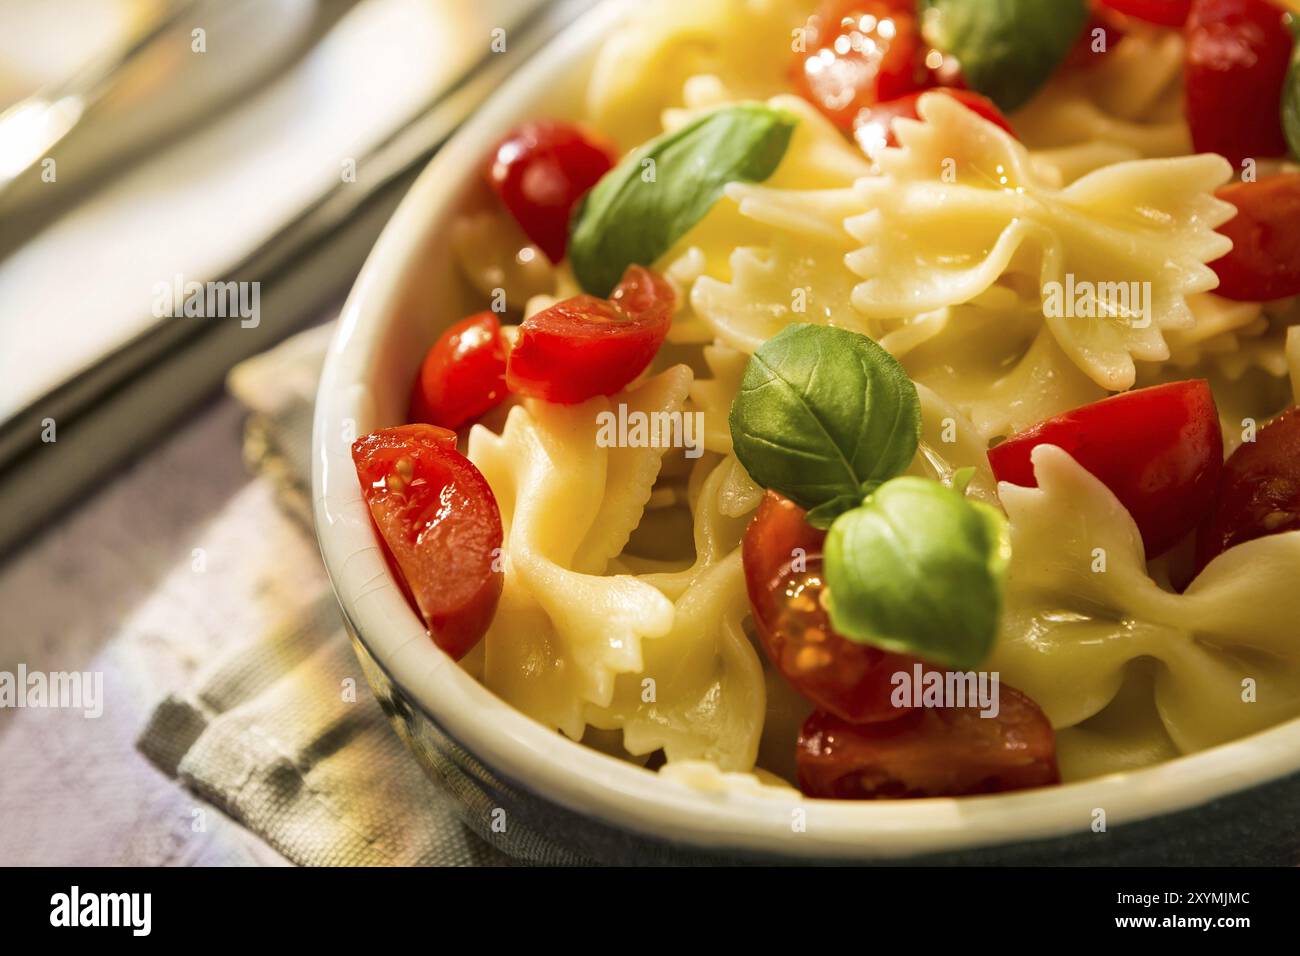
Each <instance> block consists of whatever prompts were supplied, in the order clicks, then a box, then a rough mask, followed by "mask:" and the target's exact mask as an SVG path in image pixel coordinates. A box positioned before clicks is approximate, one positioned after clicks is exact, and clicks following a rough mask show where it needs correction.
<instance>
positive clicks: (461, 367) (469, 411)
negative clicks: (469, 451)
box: [410, 312, 506, 429]
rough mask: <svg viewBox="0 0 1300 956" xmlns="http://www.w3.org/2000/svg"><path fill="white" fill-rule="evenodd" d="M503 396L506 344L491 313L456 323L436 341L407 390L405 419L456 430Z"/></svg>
mask: <svg viewBox="0 0 1300 956" xmlns="http://www.w3.org/2000/svg"><path fill="white" fill-rule="evenodd" d="M505 397H506V343H505V339H503V338H502V337H501V323H499V322H498V321H497V317H496V316H495V315H493V314H492V313H491V312H480V313H479V314H478V315H471V316H470V317H469V318H467V319H461V320H460V321H459V322H457V323H456V324H455V325H453V326H452V327H451V328H449V329H448V330H447V331H446V332H443V333H442V335H441V336H439V337H438V341H436V342H434V343H433V347H432V348H430V349H429V352H428V354H427V355H425V357H424V362H423V363H421V365H420V372H419V374H418V375H416V377H415V384H414V385H412V387H411V411H410V417H411V420H412V421H415V422H428V423H429V424H431V425H439V426H441V427H442V428H453V429H454V428H460V426H461V425H463V424H465V423H466V422H467V421H470V420H471V419H474V418H478V417H479V416H480V415H482V414H483V413H484V412H486V411H488V410H489V409H492V408H495V407H496V406H497V405H499V404H501V400H502V399H503V398H505Z"/></svg>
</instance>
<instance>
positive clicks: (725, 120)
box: [569, 103, 799, 296]
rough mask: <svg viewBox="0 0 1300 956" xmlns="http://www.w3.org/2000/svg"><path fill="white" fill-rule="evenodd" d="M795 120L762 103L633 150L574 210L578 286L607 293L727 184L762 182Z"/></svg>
mask: <svg viewBox="0 0 1300 956" xmlns="http://www.w3.org/2000/svg"><path fill="white" fill-rule="evenodd" d="M798 122H799V120H798V117H796V116H795V115H794V114H792V113H787V112H785V111H783V110H776V109H772V108H771V107H770V106H764V105H763V104H761V103H744V104H740V105H738V106H731V107H727V108H725V109H720V110H716V111H715V112H712V113H708V114H706V115H705V116H701V117H700V118H699V119H697V120H695V121H694V122H692V123H688V124H687V125H686V126H683V127H682V128H681V129H678V130H674V131H672V132H670V133H665V134H664V135H662V136H659V137H657V138H655V139H652V140H651V141H650V142H648V143H646V144H645V145H644V146H642V147H641V148H639V149H636V150H633V151H632V152H631V153H629V154H628V155H627V156H625V157H623V159H622V160H621V161H620V162H619V164H618V165H617V166H615V167H614V168H613V169H611V170H610V171H609V172H608V173H606V174H605V175H604V176H603V177H601V180H600V182H598V183H596V185H595V186H594V187H593V188H592V190H591V192H589V193H588V194H587V196H586V197H585V199H584V200H583V202H582V203H581V204H580V205H579V206H578V208H577V210H576V211H575V213H574V217H573V222H572V223H571V234H570V237H569V261H570V263H571V264H572V265H573V273H574V275H575V276H576V277H577V279H578V282H579V283H581V285H582V287H583V289H585V290H586V291H587V292H590V293H591V294H592V295H599V296H607V295H609V294H610V292H611V291H613V289H614V286H616V285H617V284H618V280H619V279H621V278H622V277H623V271H624V270H625V269H626V268H627V267H628V266H630V265H643V266H649V265H651V264H652V263H654V261H655V260H656V259H658V258H659V257H660V256H661V255H663V254H664V253H665V252H667V251H668V250H669V248H671V246H672V244H673V243H674V242H676V241H677V240H678V239H680V238H681V237H682V236H683V235H685V234H686V232H687V231H688V230H689V229H690V228H691V227H692V226H694V225H695V224H696V223H697V222H699V221H700V220H701V219H703V218H704V215H705V214H706V213H707V212H708V211H709V210H710V209H712V208H713V204H714V203H715V202H717V201H718V198H719V197H720V196H721V195H722V190H723V188H724V187H725V186H726V185H727V183H732V182H762V181H763V180H764V179H767V177H769V176H771V175H772V173H773V172H774V171H775V170H776V167H777V165H778V164H779V163H780V162H781V157H783V156H784V155H785V150H786V147H787V146H789V145H790V136H791V134H792V133H793V132H794V128H795V125H796V124H797V123H798Z"/></svg>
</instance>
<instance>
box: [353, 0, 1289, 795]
mask: <svg viewBox="0 0 1300 956" xmlns="http://www.w3.org/2000/svg"><path fill="white" fill-rule="evenodd" d="M1062 2H1063V3H1064V4H1065V6H1066V7H1068V9H1066V10H1063V11H1061V16H1059V17H1055V18H1051V17H1049V18H1048V19H1046V20H1045V21H1044V22H1043V23H1038V24H1035V25H1034V26H1035V27H1036V32H1035V31H1027V32H1026V33H1025V36H1026V37H1029V36H1031V34H1032V36H1033V37H1037V40H1031V39H1022V40H1016V41H1014V42H1010V43H1008V44H1005V45H999V46H998V47H997V48H996V49H994V48H989V49H971V48H969V47H968V46H963V47H962V49H961V54H962V56H964V57H965V62H966V70H967V72H968V74H969V76H968V77H967V79H969V80H971V82H972V83H974V85H975V88H973V89H968V88H962V84H957V83H955V80H954V77H953V76H952V75H951V68H950V65H945V64H946V63H947V60H946V59H945V57H946V55H947V54H951V53H953V51H952V50H945V49H944V48H943V42H944V40H945V38H948V36H949V35H948V34H947V33H945V32H944V30H943V29H942V26H943V24H942V23H939V24H938V26H936V25H935V24H932V23H923V22H921V20H920V19H919V18H916V19H909V18H913V17H914V15H913V14H912V13H911V12H910V11H909V9H908V7H907V5H906V4H891V5H889V9H890V11H892V12H890V13H889V14H888V16H885V15H883V14H880V13H879V11H878V10H877V11H876V12H871V11H856V10H851V11H849V12H847V13H844V12H843V11H842V9H841V8H844V7H845V5H844V4H839V5H838V6H836V7H835V10H836V11H839V12H840V13H841V14H842V15H836V16H831V15H830V14H829V13H827V10H828V9H829V8H826V9H823V10H821V11H820V12H819V11H818V10H817V9H815V4H812V3H809V2H803V0H693V2H690V3H687V2H680V3H677V2H674V3H669V4H662V5H661V4H656V5H654V9H653V10H650V9H647V10H645V11H643V12H641V13H637V14H632V15H630V16H629V18H628V20H627V21H626V22H625V23H624V25H623V26H621V27H620V28H619V29H618V30H617V31H615V32H614V34H613V35H611V36H610V37H609V38H608V40H607V42H606V44H605V45H604V47H603V48H602V50H601V52H600V54H599V55H598V57H597V59H596V63H595V66H594V68H593V70H592V72H591V74H590V79H589V84H588V89H587V95H586V99H585V101H584V102H583V103H582V104H576V105H575V112H576V114H577V117H576V118H577V119H578V120H579V121H580V122H578V123H574V122H571V121H570V120H567V119H566V120H555V119H546V118H539V119H538V120H536V121H534V122H529V123H526V124H523V125H521V126H520V127H518V128H517V129H515V130H512V131H511V132H510V133H509V134H507V135H506V137H505V139H504V140H503V141H502V145H501V147H500V148H499V149H498V151H497V152H496V153H495V154H494V156H493V157H492V158H491V162H490V163H488V164H487V170H488V171H487V178H488V181H489V184H490V185H491V187H492V190H493V191H494V193H495V197H494V200H493V202H491V203H488V204H487V205H486V206H481V207H475V208H473V209H471V210H470V211H468V212H466V213H465V214H464V216H463V218H462V220H461V221H460V222H459V223H458V224H457V226H456V229H455V235H454V236H453V247H454V248H455V250H456V254H457V256H458V259H459V260H460V264H461V266H462V269H463V271H464V272H465V273H466V278H467V280H468V281H469V283H470V284H471V285H472V286H473V287H475V288H477V289H478V290H479V291H480V293H482V294H483V295H484V297H485V308H487V309H489V311H487V312H484V313H480V314H477V315H475V316H471V317H469V318H467V319H466V320H464V321H463V322H462V323H459V324H458V325H456V326H453V327H452V329H450V330H448V331H446V332H444V333H443V334H442V337H441V338H440V339H439V340H438V342H437V343H435V345H434V346H433V348H432V349H431V350H430V352H429V354H428V356H426V358H425V360H424V363H423V365H422V367H421V370H420V373H419V375H418V377H417V380H416V383H415V387H414V396H415V398H414V399H413V403H412V415H411V420H412V422H413V424H409V425H405V426H402V427H400V428H395V429H390V430H387V431H386V432H380V433H376V436H378V437H376V436H368V438H367V439H365V440H364V441H363V442H361V443H359V444H358V452H357V457H358V469H359V474H361V476H362V482H363V488H364V489H366V490H367V494H368V500H370V503H371V509H372V514H374V515H375V517H376V524H377V526H378V527H379V531H380V533H381V535H382V536H383V537H384V539H385V541H386V542H387V543H388V545H389V548H390V551H391V553H392V554H393V557H394V560H395V565H396V567H397V569H398V570H399V571H400V572H401V573H402V574H403V576H404V578H405V580H406V583H407V585H408V588H409V590H410V592H411V595H412V600H413V603H414V605H415V607H416V609H417V610H418V611H419V612H420V613H421V614H422V616H423V617H424V618H425V620H426V622H427V623H428V625H429V630H430V634H431V636H432V637H433V639H434V640H435V641H436V642H438V643H439V645H440V646H443V647H444V649H447V650H448V651H449V653H453V656H460V655H462V654H463V653H464V651H463V647H462V645H463V643H464V639H465V638H466V636H469V637H475V638H477V639H479V640H481V645H480V647H479V648H477V649H475V651H474V653H473V655H472V656H471V657H468V658H466V662H467V663H466V666H467V667H471V669H472V670H473V672H474V673H475V674H476V675H477V676H480V678H481V679H482V681H483V682H484V683H485V685H486V686H487V687H488V688H489V689H490V690H492V691H493V692H494V693H496V694H498V695H500V696H501V697H502V698H503V699H504V700H506V701H507V702H509V703H511V704H512V705H514V706H515V707H517V708H518V709H520V710H521V711H523V712H524V713H525V714H527V715H529V716H530V717H532V718H533V719H535V720H537V721H539V722H541V723H542V724H544V725H546V726H547V727H550V728H552V729H554V730H555V731H557V732H558V733H561V734H563V735H565V736H566V737H569V738H571V739H573V740H581V741H585V742H587V743H589V744H591V745H592V746H595V747H597V748H598V749H600V750H601V751H603V752H605V753H608V754H612V755H614V756H619V757H622V758H624V759H627V760H630V761H633V762H635V763H638V764H641V765H643V766H646V767H648V768H650V769H651V770H654V769H656V768H662V772H663V774H664V776H665V777H667V778H670V779H673V780H676V781H678V782H682V783H685V784H687V785H691V786H697V787H700V788H703V789H712V790H719V791H722V790H726V791H734V790H737V789H739V790H745V791H749V792H754V793H767V794H769V795H778V796H779V795H782V794H783V793H787V792H788V786H789V785H791V784H795V785H798V786H799V787H800V789H801V790H802V791H803V793H804V794H805V795H808V796H813V797H831V798H840V799H868V798H873V799H881V798H886V799H888V798H906V797H914V796H961V795H965V794H972V793H987V792H998V791H1004V790H1015V789H1025V788H1030V787H1038V786H1046V785H1050V784H1052V783H1055V782H1057V781H1058V780H1061V779H1064V780H1072V779H1079V778H1082V777H1090V776H1096V775H1099V774H1104V773H1108V772H1112V771H1117V770H1130V769H1134V768H1138V767H1142V766H1146V765H1149V764H1151V763H1155V762H1158V761H1160V760H1165V759H1170V758H1173V757H1176V756H1178V755H1180V754H1186V753H1193V752H1196V751H1199V750H1204V749H1206V748H1209V747H1213V746H1216V745H1219V744H1222V743H1226V742H1229V741H1232V740H1235V739H1238V738H1241V737H1244V736H1247V735H1249V734H1252V733H1254V732H1257V731H1260V730H1263V729H1266V728H1268V727H1270V726H1272V725H1274V724H1277V723H1279V722H1281V721H1284V720H1288V719H1291V718H1293V717H1296V716H1300V623H1298V622H1300V604H1297V598H1296V588H1295V587H1294V585H1293V583H1292V582H1294V580H1295V578H1296V575H1297V573H1300V460H1295V459H1296V456H1295V455H1294V454H1292V451H1290V450H1289V449H1291V450H1293V449H1294V448H1300V411H1295V410H1290V411H1288V410H1287V409H1288V406H1290V405H1291V404H1293V403H1294V402H1295V401H1296V397H1297V396H1300V332H1298V331H1297V329H1300V308H1297V301H1298V300H1297V299H1296V296H1297V294H1300V262H1296V261H1294V260H1295V258H1296V256H1295V255H1294V253H1295V252H1296V248H1295V244H1294V243H1291V244H1290V245H1288V244H1287V243H1286V242H1284V241H1281V240H1278V241H1275V242H1273V243H1272V245H1269V244H1268V243H1269V241H1271V240H1258V241H1256V240H1255V239H1250V241H1242V240H1241V239H1240V238H1239V239H1238V241H1236V242H1234V239H1233V238H1231V237H1230V235H1229V234H1230V233H1231V234H1232V235H1236V236H1238V237H1242V236H1245V237H1247V238H1250V237H1251V236H1259V235H1275V234H1279V233H1275V232H1270V231H1269V230H1270V229H1272V228H1273V226H1272V225H1270V223H1271V220H1269V218H1268V217H1269V216H1270V215H1271V214H1272V213H1271V212H1270V207H1276V206H1279V205H1284V202H1285V201H1289V199H1288V198H1287V197H1289V196H1291V195H1292V193H1291V192H1288V190H1293V191H1294V194H1295V195H1296V196H1298V197H1300V173H1296V172H1295V171H1294V170H1293V167H1291V166H1290V165H1288V161H1287V160H1285V159H1284V158H1282V157H1280V156H1277V155H1261V156H1260V162H1259V163H1255V164H1253V165H1251V164H1242V163H1240V162H1238V157H1236V156H1233V157H1231V158H1232V161H1231V162H1230V161H1229V159H1228V158H1225V156H1224V155H1220V154H1218V153H1216V152H1215V151H1213V150H1209V149H1203V148H1202V149H1197V148H1195V146H1194V144H1198V143H1203V142H1204V141H1206V138H1207V137H1212V135H1213V134H1214V133H1215V130H1214V129H1213V128H1211V127H1212V118H1211V119H1207V118H1206V117H1204V116H1202V115H1200V114H1198V113H1197V111H1196V109H1195V107H1194V101H1195V102H1199V100H1197V99H1196V97H1197V96H1199V95H1200V94H1201V93H1203V91H1202V90H1199V89H1196V90H1189V89H1188V87H1187V84H1189V83H1194V82H1197V81H1196V79H1195V77H1194V76H1192V75H1191V74H1188V75H1187V76H1185V72H1186V71H1185V70H1184V58H1185V39H1184V36H1183V34H1182V32H1181V31H1176V30H1169V29H1165V28H1162V27H1160V26H1158V25H1152V24H1140V23H1137V22H1136V21H1133V22H1131V23H1130V24H1129V25H1128V27H1127V28H1126V29H1124V30H1123V31H1122V34H1121V32H1119V31H1118V29H1110V31H1109V32H1101V33H1097V32H1091V30H1092V28H1089V29H1088V30H1085V29H1084V28H1083V27H1081V26H1080V24H1082V23H1083V13H1082V11H1083V9H1084V8H1083V6H1081V4H1082V0H1078V2H1077V3H1076V0H1062ZM1258 2H1259V3H1264V2H1265V0H1258ZM953 5H954V6H958V5H959V4H956V3H954V4H953ZM1016 6H1017V5H1001V4H986V5H981V6H972V7H970V8H969V10H965V11H964V12H965V14H966V15H969V16H973V17H987V18H997V17H1005V16H1007V15H1008V14H1007V13H1006V11H1007V10H1009V9H1013V8H1015V7H1016ZM1026 15H1029V14H1026ZM1278 17H1279V20H1278V26H1279V28H1285V27H1284V25H1283V24H1282V21H1281V19H1280V17H1281V15H1280V14H1279V15H1278ZM985 26H988V27H989V29H990V30H991V31H993V32H991V33H990V34H989V35H993V33H996V32H997V31H1002V33H1003V34H1004V35H1012V36H1017V37H1019V36H1020V33H1018V32H1017V30H1016V29H1015V27H1016V25H1015V24H1011V23H1002V22H995V21H994V20H993V19H990V22H989V23H988V24H985ZM1094 27H1095V24H1094ZM1071 31H1073V32H1071ZM1076 33H1077V35H1076ZM1067 34H1068V35H1067ZM741 36H743V37H744V42H743V43H739V42H737V38H738V37H741ZM922 36H924V38H925V40H926V41H927V43H928V44H929V45H930V47H931V48H929V49H917V50H911V49H910V48H909V47H907V46H906V44H907V43H909V42H912V43H915V42H919V41H918V40H916V38H918V37H922ZM909 38H910V39H909ZM963 42H964V41H963ZM1031 42H1040V43H1042V44H1043V47H1042V49H1038V50H1036V51H1032V53H1033V55H1032V56H1031V55H1030V52H1027V51H1024V50H1018V48H1017V44H1018V43H1025V44H1028V43H1031ZM1108 43H1109V44H1111V45H1110V46H1107V44H1108ZM880 51H884V52H885V53H887V54H888V55H887V56H885V57H884V59H880V58H879V57H875V53H878V52H880ZM931 54H934V55H937V54H944V56H940V57H939V59H938V60H937V61H936V60H935V59H934V56H933V55H931ZM909 56H915V57H917V59H915V60H908V59H907V57H909ZM1017 56H1023V57H1025V59H1024V60H1023V61H1018V60H1017ZM1045 58H1054V60H1053V62H1055V66H1053V68H1052V69H1051V70H1050V71H1047V72H1046V73H1043V71H1042V65H1043V63H1044V62H1045ZM898 62H905V63H908V64H912V66H914V67H915V69H910V67H909V70H906V71H904V72H902V73H890V72H889V70H890V67H889V66H888V64H890V63H898ZM936 64H937V65H936ZM945 71H948V72H945ZM1039 74H1042V75H1039ZM920 77H925V80H924V81H922V80H920V79H919V78H920ZM990 77H995V78H996V82H990V80H989V78H990ZM983 94H987V95H983ZM1193 94H1195V95H1193ZM1265 119H1267V118H1266V117H1265ZM1259 122H1260V123H1264V119H1261V120H1259ZM1207 124H1210V125H1207ZM1247 169H1249V173H1248V174H1246V182H1244V183H1238V184H1237V185H1236V186H1234V187H1233V188H1232V190H1225V189H1224V186H1225V184H1226V183H1228V182H1229V181H1231V180H1233V178H1234V177H1239V176H1240V175H1242V174H1243V173H1244V171H1246V170H1247ZM556 170H559V171H560V173H562V175H560V174H559V173H557V172H556ZM719 170H726V175H725V176H724V177H722V179H723V180H725V181H721V182H720V181H719V175H718V172H719ZM1256 175H1258V176H1261V177H1262V178H1261V179H1260V180H1259V181H1260V182H1261V183H1267V184H1268V185H1267V190H1268V193H1269V199H1268V201H1264V200H1262V199H1261V198H1260V196H1261V194H1260V193H1259V192H1256V191H1254V190H1250V189H1248V188H1247V190H1246V191H1245V192H1241V191H1240V190H1241V188H1242V187H1243V186H1246V187H1248V186H1249V185H1250V184H1251V182H1252V177H1253V176H1256ZM1288 177H1293V178H1294V180H1293V179H1289V178H1288ZM1278 196H1281V197H1282V199H1281V200H1279V199H1278V198H1277V197H1278ZM1296 201H1297V202H1300V199H1297V200H1296ZM1229 223H1232V224H1233V225H1232V226H1229V225H1228V224H1229ZM1243 223H1245V226H1243V225H1242V224H1243ZM1254 223H1259V224H1260V226H1259V230H1258V231H1257V232H1256V233H1250V232H1249V231H1246V232H1243V229H1245V230H1249V227H1250V226H1251V225H1252V224H1254ZM1251 242H1255V243H1256V244H1255V245H1251ZM557 245H558V248H557ZM1243 289H1245V290H1246V291H1247V292H1249V291H1250V290H1254V289H1258V290H1259V294H1258V295H1254V296H1253V295H1251V294H1243V291H1242V290H1243ZM1279 290H1280V291H1281V292H1282V293H1284V294H1280V295H1279V294H1278V293H1279ZM499 291H504V295H501V296H497V298H499V299H502V300H504V303H505V305H504V310H505V311H504V312H502V311H500V309H499V307H498V306H496V305H493V304H492V303H491V302H490V301H487V299H488V298H489V297H490V295H491V294H492V293H494V292H499ZM1265 293H1267V294H1265ZM525 303H526V304H525ZM494 308H497V309H498V311H491V310H492V309H494ZM403 429H408V431H405V432H404V431H403ZM366 442H369V444H366ZM363 446H364V447H363ZM404 450H405V451H404ZM404 453H405V457H403V454H404ZM475 476H477V478H475ZM480 479H481V484H479V483H478V481H479V480H480ZM431 490H438V495H439V497H437V500H436V503H434V502H433V501H432V499H425V498H423V497H421V495H428V494H431ZM458 509H460V510H462V511H464V512H466V513H472V514H474V515H475V516H476V517H475V519H474V522H473V527H472V528H466V527H464V521H461V520H460V519H459V518H458ZM494 520H495V522H496V523H495V524H494V523H493V522H494ZM403 521H405V522H407V523H405V524H404V523H402V522H403ZM458 522H459V523H458ZM412 536H414V539H415V541H416V544H415V545H414V546H412V545H411V543H410V542H411V540H412ZM452 540H454V541H455V542H457V545H456V547H457V549H459V550H449V549H448V548H447V547H446V545H445V542H446V541H452ZM421 547H423V548H426V549H430V550H432V551H433V552H434V553H436V555H437V556H439V557H441V558H442V559H443V560H444V561H445V562H447V563H448V565H447V566H449V567H451V568H453V569H455V570H456V572H457V574H458V575H459V576H458V578H457V582H456V583H455V584H454V586H453V585H451V584H448V583H447V581H446V580H445V578H446V575H444V580H443V581H442V582H441V583H440V584H439V585H438V586H437V587H435V586H434V584H433V583H430V582H429V581H428V580H427V571H426V570H425V569H426V568H427V564H428V560H427V558H428V555H427V554H424V555H422V554H421V553H420V548H421ZM439 549H441V550H439ZM466 554H469V555H470V556H471V557H473V559H474V560H473V561H471V560H469V558H467V557H466ZM448 595H450V596H448ZM447 634H455V635H456V636H457V638H458V643H454V644H453V643H451V642H449V641H448V640H446V639H445V637H446V635H447ZM470 661H472V662H473V663H472V664H470V663H469V662H470ZM990 682H991V683H990ZM936 755H937V756H936Z"/></svg>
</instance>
